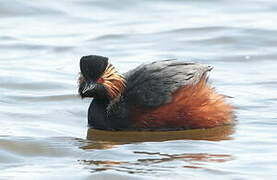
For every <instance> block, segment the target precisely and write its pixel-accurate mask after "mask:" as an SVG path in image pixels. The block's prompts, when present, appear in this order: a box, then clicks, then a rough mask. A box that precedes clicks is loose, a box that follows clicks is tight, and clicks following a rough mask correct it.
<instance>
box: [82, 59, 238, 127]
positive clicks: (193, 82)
mask: <svg viewBox="0 0 277 180" xmlns="http://www.w3.org/2000/svg"><path fill="white" fill-rule="evenodd" d="M211 69H212V67H210V66H205V65H201V64H198V63H187V62H182V61H177V60H163V61H157V62H152V63H150V64H145V65H140V66H138V67H137V68H135V69H133V70H130V71H129V72H127V73H125V74H120V73H118V72H117V71H116V70H115V68H114V67H113V65H112V64H110V63H109V61H108V58H107V57H103V56H96V55H90V56H83V57H82V58H81V59H80V70H81V72H80V77H79V80H78V81H79V95H80V96H81V97H82V98H86V97H90V98H93V100H92V102H91V104H90V106H89V109H88V124H89V126H90V127H92V128H95V129H102V130H179V129H180V130H181V129H196V128H212V127H216V126H219V125H225V124H232V123H233V107H232V105H230V104H228V103H227V102H226V100H225V96H224V95H220V94H218V93H217V92H216V91H215V90H214V89H213V88H211V87H210V86H209V84H208V83H207V79H208V77H207V72H209V71H211Z"/></svg>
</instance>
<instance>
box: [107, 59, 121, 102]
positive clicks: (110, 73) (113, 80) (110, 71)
mask: <svg viewBox="0 0 277 180" xmlns="http://www.w3.org/2000/svg"><path fill="white" fill-rule="evenodd" d="M102 78H103V79H104V82H103V83H102V84H103V85H104V86H105V87H106V88H107V90H108V92H109V95H110V97H111V98H115V97H117V96H118V95H119V94H121V93H122V92H123V90H124V88H125V87H126V80H125V79H124V77H123V76H122V75H121V74H119V73H118V72H117V71H116V70H115V68H114V67H113V66H112V65H111V64H108V66H107V67H106V69H105V71H104V73H103V75H102Z"/></svg>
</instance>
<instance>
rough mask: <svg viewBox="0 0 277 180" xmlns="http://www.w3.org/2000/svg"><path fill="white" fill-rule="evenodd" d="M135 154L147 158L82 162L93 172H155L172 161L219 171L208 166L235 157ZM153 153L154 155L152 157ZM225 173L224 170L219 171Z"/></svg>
mask: <svg viewBox="0 0 277 180" xmlns="http://www.w3.org/2000/svg"><path fill="white" fill-rule="evenodd" d="M134 153H135V154H142V155H145V156H146V157H147V158H143V159H137V160H136V161H107V160H103V161H101V160H82V161H81V163H82V164H84V165H86V166H87V167H88V168H89V169H90V170H91V172H99V171H105V170H115V171H121V172H127V173H144V174H147V173H153V172H154V171H156V172H159V171H161V169H163V170H162V171H165V170H170V169H171V168H173V167H172V166H167V165H166V164H168V163H171V162H179V163H178V164H180V163H182V164H184V165H183V166H178V167H174V168H190V169H191V168H193V169H205V170H210V171H211V170H212V171H219V170H215V169H211V168H208V167H207V166H206V165H207V164H209V163H224V162H228V161H231V160H233V159H234V157H233V156H232V155H230V154H209V153H184V154H162V153H152V152H134ZM151 155H152V156H153V157H151ZM217 173H221V174H222V173H224V172H217Z"/></svg>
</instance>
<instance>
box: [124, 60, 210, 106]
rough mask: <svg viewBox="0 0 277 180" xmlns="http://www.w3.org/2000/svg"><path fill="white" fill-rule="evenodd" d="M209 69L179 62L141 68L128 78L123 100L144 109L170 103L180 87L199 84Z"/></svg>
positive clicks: (132, 71)
mask: <svg viewBox="0 0 277 180" xmlns="http://www.w3.org/2000/svg"><path fill="white" fill-rule="evenodd" d="M211 69H212V68H211V67H210V66H205V65H201V64H198V63H186V62H182V61H177V60H164V61H157V62H153V63H150V64H146V65H141V66H139V67H137V68H136V69H134V70H131V71H129V72H127V73H126V74H124V75H125V77H126V80H127V87H126V89H125V92H124V93H123V97H125V98H126V99H128V101H129V102H132V103H135V104H137V105H141V106H145V107H157V106H160V105H163V104H166V103H169V102H170V101H171V98H172V94H173V93H174V92H175V91H176V90H178V89H179V88H180V87H183V86H186V85H190V84H196V83H198V82H199V81H200V80H201V78H202V77H203V75H205V74H206V72H208V71H210V70H211Z"/></svg>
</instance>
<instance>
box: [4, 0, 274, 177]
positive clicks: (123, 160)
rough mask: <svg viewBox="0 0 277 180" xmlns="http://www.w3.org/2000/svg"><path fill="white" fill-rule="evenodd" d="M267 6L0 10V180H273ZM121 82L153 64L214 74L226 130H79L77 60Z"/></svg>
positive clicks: (112, 4)
mask: <svg viewBox="0 0 277 180" xmlns="http://www.w3.org/2000/svg"><path fill="white" fill-rule="evenodd" d="M276 22H277V1H274V0H263V1H261V0H251V1H250V0H239V1H236V2H235V1H231V0H222V1H218V0H213V1H204V0H195V1H192V0H190V1H185V0H173V1H165V0H157V1H154V0H151V1H145V0H141V1H134V0H130V1H127V0H123V1H120V2H119V1H108V0H101V1H100V0H99V1H88V0H79V1H77V0H59V1H53V0H48V1H43V0H36V1H28V0H21V1H20V0H10V1H4V0H0V54H1V56H0V179H28V180H29V179H50V178H53V179H130V178H132V179H210V178H214V179H275V178H276V177H277V150H276V149H277V134H276V132H277V112H276V107H277V93H276V88H277V73H276V69H277V62H276V59H277V51H276V46H277V23H276ZM88 54H98V55H103V56H108V57H110V60H111V62H112V63H113V64H114V65H115V66H116V67H117V68H118V69H119V71H121V72H125V71H127V70H129V69H132V68H134V67H136V66H137V65H139V64H141V63H144V62H149V61H153V60H158V59H167V58H178V59H181V60H188V61H197V62H200V63H204V64H210V65H212V66H214V69H213V71H212V72H211V73H210V79H211V82H212V84H213V86H215V87H216V89H217V90H218V91H219V92H220V93H223V94H226V95H229V96H232V97H234V98H231V99H230V102H231V103H232V104H234V105H235V106H236V107H237V110H236V114H237V125H236V126H235V127H232V128H222V129H219V130H216V131H215V132H213V131H212V132H210V131H192V132H190V131H189V132H184V134H181V135H180V134H178V133H177V134H176V133H168V134H145V135H144V134H136V133H133V134H132V133H130V134H124V133H123V134H120V133H118V134H110V133H109V132H98V131H93V130H89V131H88V128H87V126H86V125H87V119H86V113H87V108H88V106H89V103H90V100H81V99H80V98H78V96H77V83H76V79H77V74H78V71H79V67H78V66H79V59H80V57H81V56H83V55H88Z"/></svg>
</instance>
